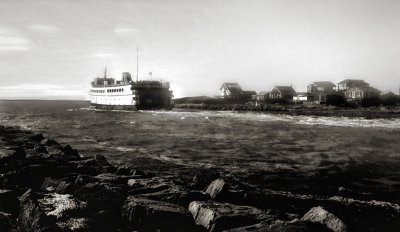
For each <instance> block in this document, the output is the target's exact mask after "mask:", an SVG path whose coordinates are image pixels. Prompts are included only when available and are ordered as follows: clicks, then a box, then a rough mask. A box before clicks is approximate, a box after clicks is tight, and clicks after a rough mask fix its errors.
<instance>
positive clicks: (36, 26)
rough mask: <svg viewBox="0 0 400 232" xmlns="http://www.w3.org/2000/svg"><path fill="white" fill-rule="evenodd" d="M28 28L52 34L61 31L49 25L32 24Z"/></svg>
mask: <svg viewBox="0 0 400 232" xmlns="http://www.w3.org/2000/svg"><path fill="white" fill-rule="evenodd" d="M29 28H30V29H32V30H34V31H38V32H49V33H53V32H59V31H61V29H60V28H58V27H55V26H51V25H44V24H34V25H31V26H29Z"/></svg>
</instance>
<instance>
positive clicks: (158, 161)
mask: <svg viewBox="0 0 400 232" xmlns="http://www.w3.org/2000/svg"><path fill="white" fill-rule="evenodd" d="M0 124H1V125H9V126H19V127H21V128H23V129H27V130H32V131H36V132H40V133H43V134H44V135H45V136H47V137H50V138H54V139H55V140H57V141H58V142H60V143H63V144H70V145H71V146H73V147H74V148H76V149H78V150H79V151H80V153H81V154H83V155H88V156H89V155H94V154H102V155H105V156H106V157H107V158H108V160H109V161H110V162H112V163H113V164H116V165H123V166H130V167H134V168H137V169H143V170H154V171H156V172H157V173H160V175H172V176H173V175H186V176H188V178H189V177H191V176H193V175H194V174H198V173H207V172H212V173H217V174H218V175H222V176H230V177H232V178H235V179H237V180H239V181H240V182H242V183H245V184H247V185H249V186H255V187H257V188H261V189H263V188H267V189H274V190H282V191H292V192H296V193H304V194H324V195H329V194H331V195H335V193H337V191H338V189H339V188H340V187H344V188H346V189H350V190H351V191H355V192H358V193H360V195H365V196H373V198H374V199H382V200H389V201H392V202H399V199H398V196H399V193H400V119H373V120H367V119H362V118H342V117H313V116H287V115H276V114H274V115H271V114H267V113H255V112H246V113H243V112H242V113H240V112H232V111H182V110H179V109H176V110H173V111H139V112H129V111H99V110H97V111H96V110H91V109H89V103H88V102H79V101H0Z"/></svg>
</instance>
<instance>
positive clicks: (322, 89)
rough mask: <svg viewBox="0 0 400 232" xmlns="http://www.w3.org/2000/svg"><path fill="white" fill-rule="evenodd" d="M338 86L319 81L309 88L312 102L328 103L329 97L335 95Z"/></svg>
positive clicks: (308, 91)
mask: <svg viewBox="0 0 400 232" xmlns="http://www.w3.org/2000/svg"><path fill="white" fill-rule="evenodd" d="M335 87H336V85H335V84H333V83H332V82H330V81H317V82H313V83H311V84H309V85H308V86H307V94H308V96H309V99H308V100H310V101H318V102H320V103H321V102H324V103H325V102H326V99H327V96H328V95H332V94H334V93H335Z"/></svg>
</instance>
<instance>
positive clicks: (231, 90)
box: [219, 83, 243, 99]
mask: <svg viewBox="0 0 400 232" xmlns="http://www.w3.org/2000/svg"><path fill="white" fill-rule="evenodd" d="M219 90H220V91H221V94H220V96H221V97H223V98H226V99H240V98H242V95H243V90H242V87H240V85H239V84H238V83H223V84H222V85H221V87H220V88H219Z"/></svg>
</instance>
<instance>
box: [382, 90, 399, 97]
mask: <svg viewBox="0 0 400 232" xmlns="http://www.w3.org/2000/svg"><path fill="white" fill-rule="evenodd" d="M381 95H391V96H395V95H396V94H395V93H393V92H392V91H390V90H385V91H383V92H382V93H381Z"/></svg>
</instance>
